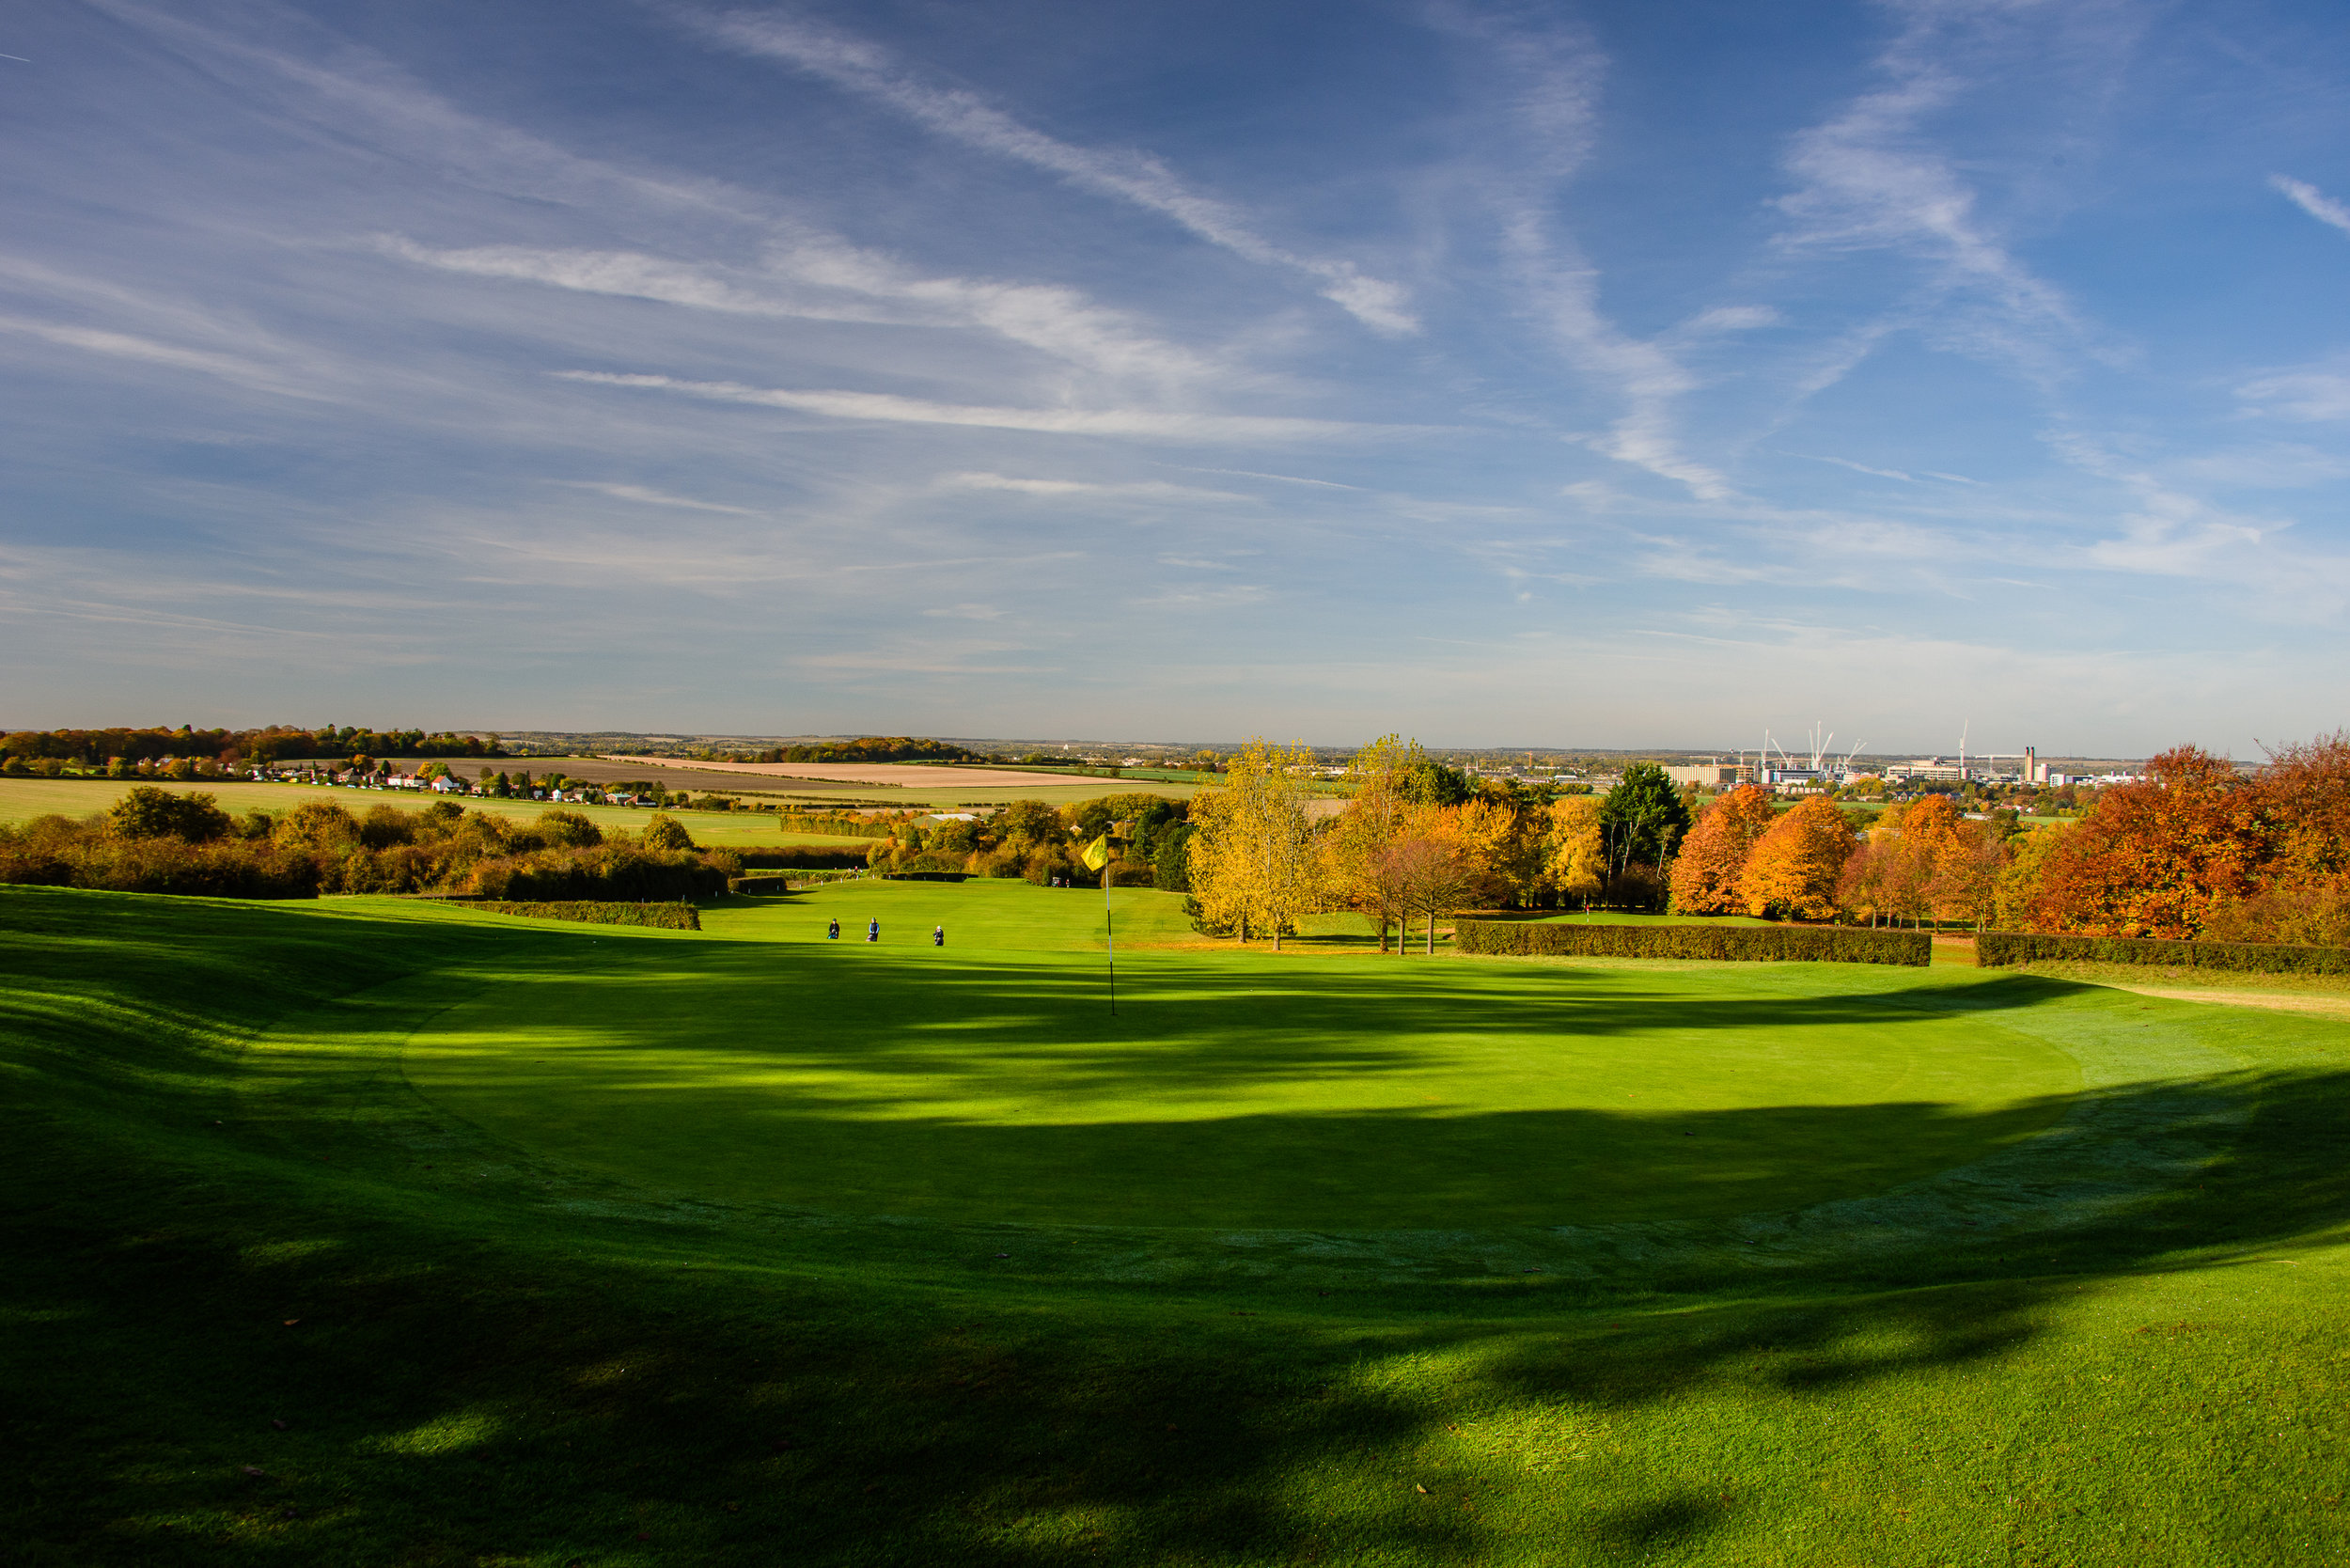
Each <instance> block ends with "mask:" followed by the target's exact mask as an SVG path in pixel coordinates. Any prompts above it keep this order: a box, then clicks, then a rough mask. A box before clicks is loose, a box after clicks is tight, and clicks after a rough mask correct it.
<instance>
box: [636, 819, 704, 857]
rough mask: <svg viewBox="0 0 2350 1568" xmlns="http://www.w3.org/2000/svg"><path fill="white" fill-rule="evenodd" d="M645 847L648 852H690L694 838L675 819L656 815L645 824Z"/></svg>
mask: <svg viewBox="0 0 2350 1568" xmlns="http://www.w3.org/2000/svg"><path fill="white" fill-rule="evenodd" d="M645 847H646V848H647V849H649V850H666V851H674V850H690V849H692V848H693V847H694V836H693V835H692V834H690V833H688V832H686V831H685V825H684V824H683V823H681V822H679V821H678V820H677V819H676V818H675V817H665V816H660V815H658V814H656V815H655V816H654V817H653V819H652V821H650V822H649V823H646V824H645Z"/></svg>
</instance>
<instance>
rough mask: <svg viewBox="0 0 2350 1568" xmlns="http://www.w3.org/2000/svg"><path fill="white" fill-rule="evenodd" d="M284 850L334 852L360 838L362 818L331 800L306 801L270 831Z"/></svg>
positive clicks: (313, 852) (310, 852)
mask: <svg viewBox="0 0 2350 1568" xmlns="http://www.w3.org/2000/svg"><path fill="white" fill-rule="evenodd" d="M271 836H272V837H273V838H274V839H276V840H277V843H278V846H279V847H280V848H281V849H286V850H289V851H291V852H293V853H295V854H304V853H308V854H321V853H324V854H332V853H336V852H338V851H340V850H341V849H342V848H343V846H344V845H346V844H351V843H354V842H356V841H357V840H358V839H359V820H358V819H357V818H356V817H353V816H352V814H351V813H350V812H348V811H346V810H344V809H343V808H341V807H339V806H337V805H336V804H335V803H334V802H333V801H331V800H305V801H304V802H303V803H302V804H301V805H299V806H297V807H295V808H293V809H292V810H290V811H289V812H287V813H286V814H285V816H284V817H282V818H281V819H279V821H278V823H277V825H276V826H275V827H274V828H273V829H272V830H271Z"/></svg>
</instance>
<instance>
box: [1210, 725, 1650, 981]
mask: <svg viewBox="0 0 2350 1568" xmlns="http://www.w3.org/2000/svg"><path fill="white" fill-rule="evenodd" d="M1313 774H1314V759H1313V756H1312V754H1311V753H1310V752H1308V750H1307V749H1306V748H1305V747H1304V746H1302V745H1299V746H1293V747H1288V748H1283V747H1278V746H1273V745H1267V744H1266V743H1264V742H1262V741H1256V742H1252V743H1250V744H1249V745H1248V746H1246V748H1245V749H1244V750H1243V751H1242V752H1241V753H1240V754H1239V755H1238V756H1236V757H1233V758H1230V759H1229V760H1228V762H1227V767H1226V771H1225V775H1224V784H1223V787H1222V788H1221V789H1217V790H1214V791H1208V792H1202V793H1201V794H1199V795H1198V796H1197V797H1195V798H1194V799H1193V801H1192V807H1191V822H1192V825H1193V827H1194V829H1195V832H1196V837H1195V838H1194V839H1192V840H1191V842H1190V846H1189V855H1188V859H1189V864H1188V877H1189V881H1190V884H1191V887H1192V890H1193V895H1194V898H1195V900H1196V901H1197V911H1196V914H1195V917H1194V923H1195V924H1196V925H1198V927H1199V929H1200V930H1201V931H1203V932H1207V933H1212V934H1217V935H1225V934H1230V935H1234V936H1237V937H1239V938H1240V939H1241V940H1243V941H1246V940H1248V939H1249V938H1250V937H1251V936H1252V935H1255V936H1262V937H1266V938H1269V939H1270V940H1271V941H1272V942H1273V944H1274V946H1275V947H1276V948H1278V947H1279V946H1280V943H1281V939H1282V938H1283V937H1284V936H1287V935H1290V934H1293V933H1295V931H1296V930H1297V928H1298V922H1299V920H1300V919H1301V918H1303V917H1306V916H1308V915H1315V914H1324V913H1329V912H1332V911H1336V910H1351V911H1353V912H1354V913H1355V914H1358V915H1360V916H1362V917H1364V918H1365V919H1366V920H1368V921H1370V922H1371V927H1372V929H1373V930H1374V931H1376V932H1377V933H1379V947H1380V950H1381V951H1382V952H1385V951H1387V942H1388V933H1389V931H1390V930H1391V929H1392V930H1393V931H1394V933H1395V935H1396V939H1397V941H1396V950H1398V951H1399V952H1400V951H1402V939H1403V935H1404V931H1405V928H1406V927H1407V926H1408V925H1409V924H1411V923H1412V922H1414V921H1421V922H1424V924H1425V928H1426V945H1427V947H1428V948H1429V949H1430V950H1434V945H1435V925H1436V921H1437V920H1438V919H1440V918H1441V917H1444V916H1445V915H1448V914H1449V913H1450V912H1451V911H1453V910H1455V909H1459V908H1464V907H1467V906H1468V905H1470V904H1489V903H1512V904H1519V905H1528V906H1530V905H1533V904H1537V903H1545V902H1579V903H1583V904H1586V905H1588V904H1590V903H1591V902H1600V901H1606V902H1617V903H1624V904H1631V905H1635V906H1650V905H1653V904H1655V903H1656V902H1659V900H1660V898H1661V894H1662V889H1663V868H1665V867H1666V866H1668V865H1669V864H1670V862H1671V860H1672V858H1673V855H1674V852H1675V851H1676V850H1677V849H1678V848H1679V845H1680V842H1681V839H1682V837H1683V835H1684V834H1685V833H1686V832H1687V831H1688V829H1689V825H1690V816H1689V808H1688V806H1687V804H1686V803H1685V802H1684V800H1683V799H1682V796H1681V793H1680V792H1679V791H1677V790H1675V789H1674V788H1673V786H1672V784H1671V782H1670V780H1669V778H1668V777H1667V776H1666V775H1665V771H1664V770H1663V769H1662V768H1660V767H1656V766H1654V765H1653V764H1650V763H1635V764H1633V765H1632V766H1630V767H1628V768H1626V769H1625V770H1624V773H1623V776H1622V780H1621V781H1620V782H1619V783H1618V784H1617V785H1616V786H1615V788H1613V789H1612V790H1610V791H1609V792H1607V793H1606V795H1605V796H1592V795H1590V794H1580V795H1567V796H1563V797H1560V796H1557V795H1554V794H1553V793H1552V792H1549V791H1547V790H1539V789H1535V790H1529V789H1528V788H1526V787H1525V786H1523V785H1520V784H1517V783H1515V782H1513V781H1511V780H1507V779H1476V780H1472V779H1470V778H1469V777H1468V776H1466V775H1465V774H1463V773H1462V772H1460V771H1459V770H1457V769H1454V768H1450V767H1447V766H1446V765H1444V764H1443V763H1441V762H1437V761H1434V760H1432V759H1431V758H1430V757H1429V756H1428V755H1427V753H1426V751H1425V750H1424V749H1423V748H1422V747H1421V746H1420V745H1419V744H1418V742H1416V741H1414V742H1406V741H1404V740H1402V738H1401V737H1400V736H1396V735H1388V736H1385V737H1383V738H1381V739H1380V740H1378V741H1375V742H1373V743H1372V744H1371V745H1368V746H1365V747H1364V748H1363V749H1362V750H1361V751H1359V752H1357V753H1356V754H1355V758H1354V760H1352V762H1351V763H1350V764H1349V766H1348V769H1347V774H1346V785H1347V787H1348V790H1349V794H1348V796H1347V798H1346V800H1345V804H1344V805H1343V807H1342V808H1340V809H1339V810H1338V811H1336V812H1335V814H1333V813H1330V812H1327V811H1324V810H1323V809H1322V808H1320V807H1319V806H1318V805H1317V804H1316V791H1315V789H1314V787H1313V784H1312V778H1313Z"/></svg>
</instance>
